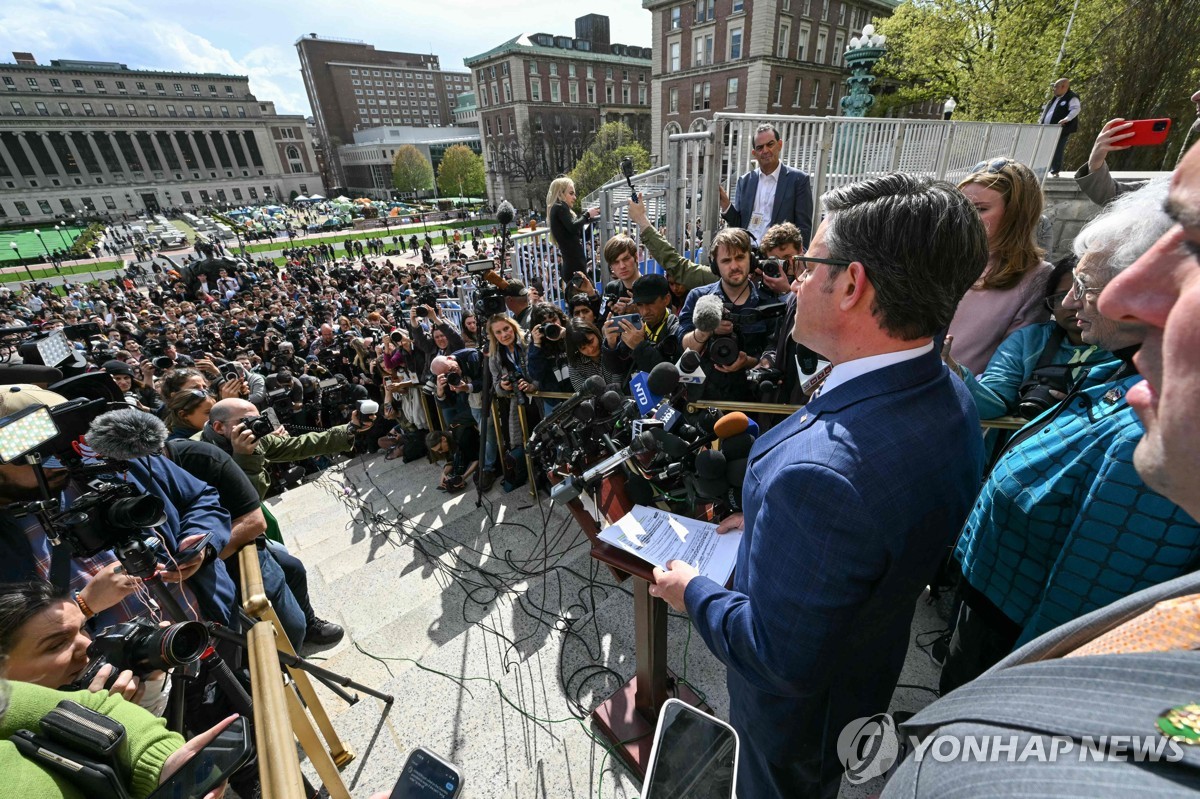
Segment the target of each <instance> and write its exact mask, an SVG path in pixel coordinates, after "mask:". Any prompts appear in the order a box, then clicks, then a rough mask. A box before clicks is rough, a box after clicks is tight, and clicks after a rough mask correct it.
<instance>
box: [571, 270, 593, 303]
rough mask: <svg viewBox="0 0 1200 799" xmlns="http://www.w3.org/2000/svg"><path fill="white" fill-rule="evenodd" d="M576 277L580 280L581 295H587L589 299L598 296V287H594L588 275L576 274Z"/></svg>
mask: <svg viewBox="0 0 1200 799" xmlns="http://www.w3.org/2000/svg"><path fill="white" fill-rule="evenodd" d="M575 277H577V278H579V280H580V283H579V291H580V293H582V294H586V295H588V296H589V297H595V296H596V287H595V286H593V285H592V281H591V280H589V279H588V276H587V275H585V274H584V273H583V272H576V273H575Z"/></svg>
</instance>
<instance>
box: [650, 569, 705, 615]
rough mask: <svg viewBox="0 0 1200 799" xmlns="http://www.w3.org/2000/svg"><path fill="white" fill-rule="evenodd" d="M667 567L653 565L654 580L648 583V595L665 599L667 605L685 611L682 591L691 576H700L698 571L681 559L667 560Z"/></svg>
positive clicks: (681, 611) (685, 588)
mask: <svg viewBox="0 0 1200 799" xmlns="http://www.w3.org/2000/svg"><path fill="white" fill-rule="evenodd" d="M667 569H669V571H663V570H662V569H660V568H658V567H657V566H655V567H654V582H653V583H651V584H650V596H656V597H658V598H659V599H662V600H665V601H666V603H667V604H668V605H670V606H671V607H672V608H674V609H675V610H677V611H679V612H680V613H687V606H686V605H685V604H684V603H683V593H684V592H685V591H687V587H688V583H690V582H691V581H692V579H693V578H695V577H699V576H700V572H698V571H696V567H695V566H693V565H692V564H690V563H688V562H687V561H683V560H670V561H667Z"/></svg>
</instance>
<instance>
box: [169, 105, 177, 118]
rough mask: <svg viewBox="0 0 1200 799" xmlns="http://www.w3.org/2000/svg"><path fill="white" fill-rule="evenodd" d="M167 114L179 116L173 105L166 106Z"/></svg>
mask: <svg viewBox="0 0 1200 799" xmlns="http://www.w3.org/2000/svg"><path fill="white" fill-rule="evenodd" d="M167 116H169V117H175V116H179V114H178V113H177V112H176V111H175V106H173V105H168V106H167Z"/></svg>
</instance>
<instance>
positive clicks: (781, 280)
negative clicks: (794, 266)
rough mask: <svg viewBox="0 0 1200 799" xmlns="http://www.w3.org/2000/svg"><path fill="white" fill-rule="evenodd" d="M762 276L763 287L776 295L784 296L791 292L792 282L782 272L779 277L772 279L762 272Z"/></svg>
mask: <svg viewBox="0 0 1200 799" xmlns="http://www.w3.org/2000/svg"><path fill="white" fill-rule="evenodd" d="M761 274H762V282H763V285H764V286H766V287H767V288H769V289H770V290H771V291H773V292H775V293H776V294H779V295H781V296H782V295H785V294H787V293H788V292H789V291H791V289H792V281H791V280H790V279H789V278H788V276H787V275H785V274H783V273H782V272H781V273H780V274H779V277H771V276H770V275H768V274H767V273H766V272H762V273H761Z"/></svg>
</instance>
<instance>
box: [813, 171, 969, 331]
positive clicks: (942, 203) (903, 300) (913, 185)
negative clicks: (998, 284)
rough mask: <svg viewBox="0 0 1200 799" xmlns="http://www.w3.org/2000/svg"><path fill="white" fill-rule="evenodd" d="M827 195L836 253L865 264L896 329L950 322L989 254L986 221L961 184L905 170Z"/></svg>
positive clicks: (888, 324)
mask: <svg viewBox="0 0 1200 799" xmlns="http://www.w3.org/2000/svg"><path fill="white" fill-rule="evenodd" d="M822 202H823V203H824V204H825V211H826V213H827V214H828V216H827V218H826V219H827V222H828V225H827V227H826V229H825V242H826V244H827V245H828V246H829V257H830V258H832V259H835V260H841V261H851V262H853V261H858V262H860V263H862V265H863V267H864V268H865V269H866V273H867V278H868V279H869V280H870V281H871V285H872V286H873V287H874V288H875V307H874V308H872V309H871V310H872V311H873V312H874V314H875V317H876V318H877V319H878V320H879V326H880V327H881V328H882V329H883V330H885V331H886V332H887V333H888V335H890V336H892V337H893V338H897V339H900V340H901V341H913V340H915V339H920V338H926V337H929V336H932V335H934V334H935V333H937V332H938V331H939V330H942V329H943V328H946V327H948V326H949V325H950V320H951V319H953V318H954V312H955V311H956V310H957V309H958V303H959V300H961V299H962V298H963V295H965V294H966V293H967V290H968V289H970V288H971V286H972V285H974V283H975V281H977V280H978V279H979V276H980V275H982V274H983V270H984V267H985V266H987V259H988V246H987V234H986V233H985V232H984V228H983V222H981V221H980V219H979V214H978V212H976V210H975V207H974V206H973V205H972V204H971V202H970V200H968V199H967V198H966V196H965V195H964V194H963V193H962V192H961V191H959V190H958V189H957V188H955V187H954V186H953V185H951V184H950V183H946V182H945V181H939V180H933V179H932V178H927V177H919V176H916V175H905V174H898V173H897V174H892V175H883V176H882V177H877V178H869V179H867V180H863V181H860V182H858V183H853V184H851V185H849V186H844V187H842V188H840V189H834V190H833V191H830V192H828V193H826V194H825V196H824V197H823V198H822ZM839 271H840V269H839V268H838V267H831V269H830V272H831V274H835V275H836V274H837V273H838V272H839Z"/></svg>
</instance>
